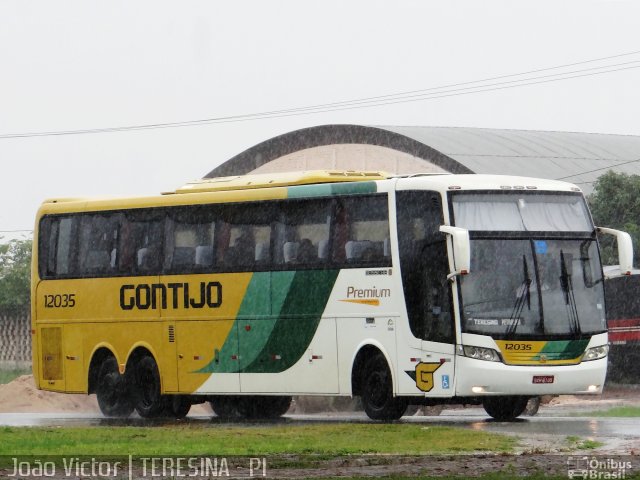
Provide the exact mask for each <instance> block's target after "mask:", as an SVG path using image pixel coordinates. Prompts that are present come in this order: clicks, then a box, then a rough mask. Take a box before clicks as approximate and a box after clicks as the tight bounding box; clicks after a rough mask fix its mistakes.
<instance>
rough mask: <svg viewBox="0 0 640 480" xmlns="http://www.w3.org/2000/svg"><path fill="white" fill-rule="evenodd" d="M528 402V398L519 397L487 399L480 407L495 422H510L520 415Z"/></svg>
mask: <svg viewBox="0 0 640 480" xmlns="http://www.w3.org/2000/svg"><path fill="white" fill-rule="evenodd" d="M528 401H529V398H528V397H520V396H504V397H487V398H485V399H484V401H483V402H482V406H483V407H484V409H485V411H486V412H487V413H488V414H489V415H490V416H491V417H493V418H495V419H496V420H499V421H501V422H510V421H513V420H515V419H516V418H518V417H519V416H520V415H522V413H523V412H524V410H525V408H527V402H528Z"/></svg>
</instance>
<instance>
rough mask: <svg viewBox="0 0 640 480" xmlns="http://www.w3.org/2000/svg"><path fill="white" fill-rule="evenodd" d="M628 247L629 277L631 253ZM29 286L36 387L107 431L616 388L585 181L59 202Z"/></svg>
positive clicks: (239, 181) (42, 224)
mask: <svg viewBox="0 0 640 480" xmlns="http://www.w3.org/2000/svg"><path fill="white" fill-rule="evenodd" d="M601 231H603V232H604V233H611V234H614V235H616V237H617V238H618V249H619V254H620V264H621V266H622V268H623V269H628V270H630V269H631V259H632V252H631V244H630V239H629V236H628V235H627V234H625V233H623V232H617V231H613V230H608V229H601ZM34 245H35V247H34V255H33V268H32V321H33V325H32V335H33V371H34V377H35V378H36V383H37V385H38V387H39V388H41V389H46V390H53V391H58V392H73V393H96V394H97V398H98V403H99V405H100V408H101V410H102V412H103V413H104V414H105V415H107V416H128V415H129V414H131V413H132V412H133V410H134V409H135V410H136V411H137V412H138V414H139V415H141V416H142V417H153V416H159V415H172V416H176V417H180V416H184V415H186V414H187V412H188V411H189V408H190V407H191V405H192V404H194V403H201V402H204V401H209V402H211V405H212V407H213V409H214V411H215V412H216V413H217V414H219V415H222V416H227V415H238V414H239V415H242V416H245V417H260V416H266V417H274V416H279V415H282V414H283V413H285V412H286V411H287V409H288V407H289V404H290V401H291V396H292V395H344V396H361V397H362V402H363V405H364V409H365V411H366V413H367V414H368V415H369V417H371V418H373V419H396V418H399V417H401V416H402V415H403V413H404V412H405V409H406V407H407V405H408V404H422V405H433V404H443V403H466V404H483V405H484V407H485V409H486V411H487V412H488V413H489V414H490V415H491V416H493V417H495V418H497V419H513V418H515V417H517V416H518V415H520V414H521V413H522V412H523V410H524V408H525V404H526V402H527V399H528V398H530V397H533V396H537V395H544V394H569V393H570V394H579V393H599V392H601V389H602V386H603V383H604V379H605V374H606V364H607V358H606V356H607V351H608V341H607V332H606V317H605V307H604V293H603V281H602V279H603V275H602V267H601V264H600V256H599V250H598V243H597V239H596V228H595V227H594V225H593V223H592V220H591V216H590V214H589V211H588V209H587V206H586V203H585V200H584V196H583V195H582V193H581V192H580V190H579V189H578V188H577V187H575V186H574V185H571V184H567V183H563V182H557V181H549V180H540V179H532V178H520V177H506V176H488V175H447V174H442V175H411V176H392V175H388V174H385V173H381V172H337V171H326V172H324V171H320V172H293V173H289V174H272V175H249V176H241V177H228V178H214V179H205V180H202V181H197V182H194V183H191V184H187V185H186V186H184V187H182V188H180V189H178V190H176V191H175V192H170V193H167V194H163V195H158V196H151V197H140V198H123V199H85V198H82V199H75V198H74V199H68V198H60V199H54V200H48V201H45V202H44V204H43V205H42V207H41V208H40V210H39V212H38V216H37V221H36V230H35V241H34Z"/></svg>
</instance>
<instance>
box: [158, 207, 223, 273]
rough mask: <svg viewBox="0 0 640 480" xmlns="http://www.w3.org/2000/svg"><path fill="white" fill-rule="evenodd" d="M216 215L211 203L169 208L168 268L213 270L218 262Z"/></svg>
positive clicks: (166, 250) (176, 270) (178, 270)
mask: <svg viewBox="0 0 640 480" xmlns="http://www.w3.org/2000/svg"><path fill="white" fill-rule="evenodd" d="M215 232H216V215H215V211H214V209H212V208H211V207H210V206H202V207H201V206H194V207H187V208H180V209H173V210H169V215H168V219H167V239H166V245H165V255H166V257H165V271H166V272H171V273H183V272H184V273H186V272H199V271H208V270H211V269H212V268H213V267H214V266H215V264H216V262H215V256H214V241H215Z"/></svg>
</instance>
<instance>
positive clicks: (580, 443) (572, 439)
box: [566, 435, 604, 450]
mask: <svg viewBox="0 0 640 480" xmlns="http://www.w3.org/2000/svg"><path fill="white" fill-rule="evenodd" d="M566 440H567V443H569V448H572V449H576V450H593V449H594V448H598V447H601V446H603V445H604V443H602V442H598V441H596V440H591V439H586V440H583V439H582V438H580V437H578V436H576V435H569V436H568V437H567V439H566Z"/></svg>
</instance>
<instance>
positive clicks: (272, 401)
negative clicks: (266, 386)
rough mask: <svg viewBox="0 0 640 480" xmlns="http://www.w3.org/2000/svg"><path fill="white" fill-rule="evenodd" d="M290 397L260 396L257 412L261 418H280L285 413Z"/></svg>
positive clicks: (289, 403) (289, 404)
mask: <svg viewBox="0 0 640 480" xmlns="http://www.w3.org/2000/svg"><path fill="white" fill-rule="evenodd" d="M291 400H292V398H291V397H289V396H282V397H280V396H278V397H271V396H269V397H266V396H265V397H261V402H260V406H259V414H260V416H261V418H280V417H281V416H282V415H284V414H285V413H287V411H288V410H289V407H290V406H291Z"/></svg>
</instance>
